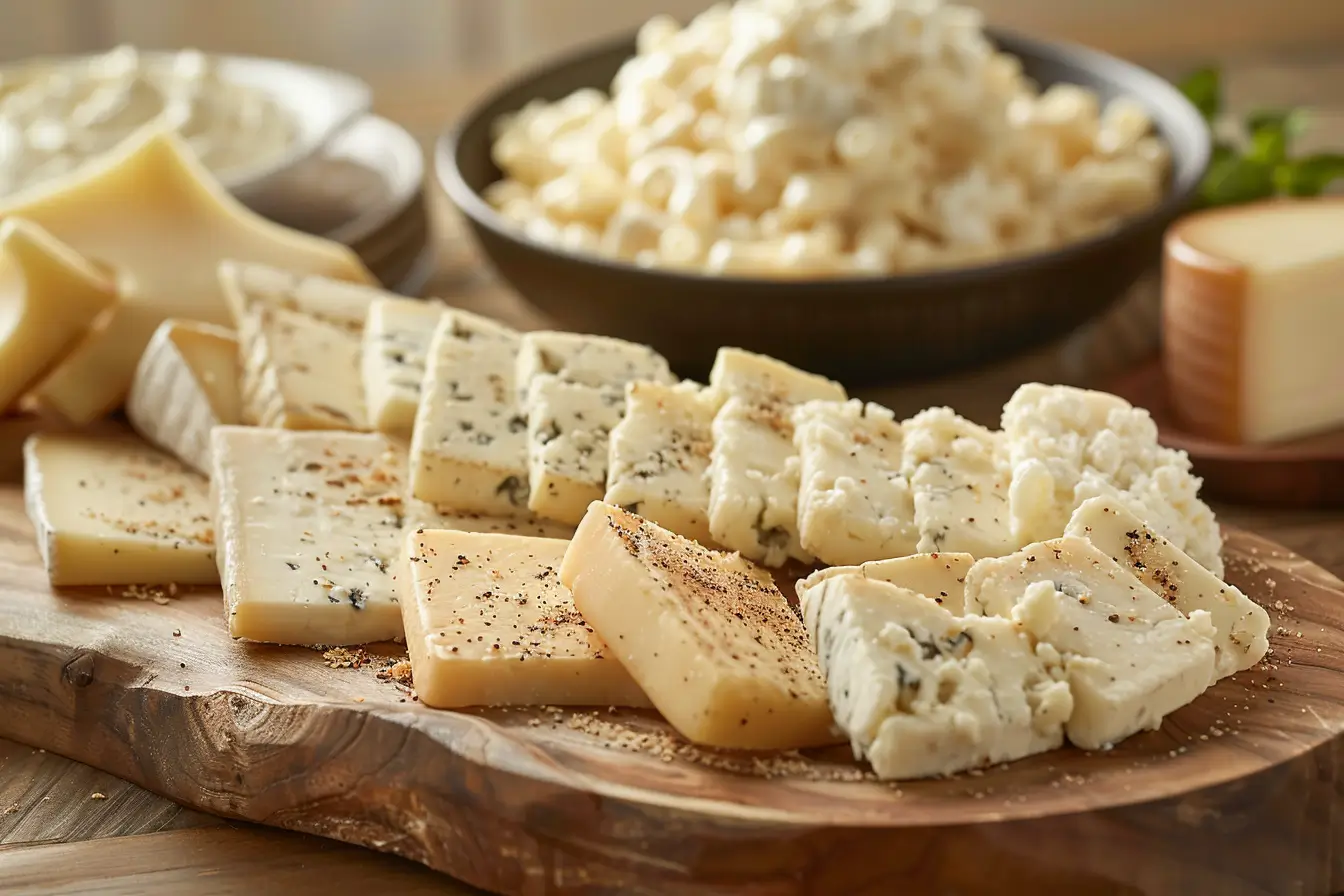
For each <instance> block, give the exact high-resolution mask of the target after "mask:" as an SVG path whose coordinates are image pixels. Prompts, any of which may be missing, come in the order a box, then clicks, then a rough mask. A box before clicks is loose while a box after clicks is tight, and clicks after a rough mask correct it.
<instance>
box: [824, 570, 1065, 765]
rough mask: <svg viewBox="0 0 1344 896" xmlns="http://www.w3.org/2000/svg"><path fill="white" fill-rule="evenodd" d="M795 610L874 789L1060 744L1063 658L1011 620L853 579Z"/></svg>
mask: <svg viewBox="0 0 1344 896" xmlns="http://www.w3.org/2000/svg"><path fill="white" fill-rule="evenodd" d="M802 600H803V608H804V614H805V616H806V618H807V620H808V625H809V628H810V630H811V634H812V638H813V642H814V643H815V644H816V646H817V654H818V656H819V657H820V660H821V667H822V670H823V671H824V672H825V673H826V681H827V691H828V694H829V697H830V705H831V711H832V712H833V713H834V715H835V720H836V722H837V723H838V724H839V725H840V727H841V728H843V729H844V730H845V731H846V733H848V734H849V736H850V740H851V742H852V744H853V747H854V753H855V755H856V756H863V757H866V758H867V759H868V761H869V762H870V763H871V764H872V766H873V770H874V771H875V772H877V774H878V776H879V777H881V778H922V777H929V776H932V775H944V774H952V773H954V772H959V771H964V770H966V769H973V768H980V767H983V766H986V765H991V764H993V763H997V762H1007V761H1010V760H1013V759H1020V758H1022V757H1024V756H1030V755H1032V754H1033V753H1040V752H1043V751H1045V750H1049V749H1053V748H1054V747H1057V746H1059V745H1060V744H1061V743H1062V742H1063V739H1064V734H1063V728H1064V723H1065V721H1066V720H1067V719H1068V718H1069V716H1070V715H1071V713H1072V711H1073V700H1072V697H1071V696H1070V693H1069V686H1068V684H1067V683H1065V682H1064V681H1063V680H1062V679H1063V671H1064V670H1063V666H1062V664H1061V661H1060V657H1059V655H1058V654H1057V653H1056V652H1055V651H1054V650H1053V649H1052V648H1050V647H1049V646H1047V645H1039V646H1038V645H1036V644H1035V643H1034V642H1033V640H1032V639H1031V637H1029V636H1028V635H1027V634H1026V633H1025V632H1023V631H1022V630H1021V629H1020V628H1019V627H1018V626H1016V625H1014V624H1013V623H1012V622H1010V621H1009V620H1007V619H1001V618H990V617H976V616H971V617H965V618H959V617H956V616H953V615H952V614H951V613H949V612H948V611H947V610H945V609H943V608H942V607H939V606H938V605H937V604H935V603H934V602H933V601H931V600H929V599H927V598H926V597H924V596H922V595H920V594H916V593H915V592H914V591H911V590H909V589H906V588H901V587H898V586H896V585H893V584H891V583H889V582H883V581H879V580H876V579H869V578H864V577H862V576H854V575H847V576H834V577H832V578H828V579H825V580H823V581H821V582H820V583H818V585H817V587H815V588H812V589H809V590H808V591H807V593H806V594H805V595H804V596H803V598H802Z"/></svg>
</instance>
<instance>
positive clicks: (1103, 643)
mask: <svg viewBox="0 0 1344 896" xmlns="http://www.w3.org/2000/svg"><path fill="white" fill-rule="evenodd" d="M966 606H967V608H968V609H969V610H971V611H972V612H977V611H978V612H980V613H983V614H985V615H996V616H1004V617H1007V618H1010V619H1012V620H1013V621H1014V622H1016V623H1018V624H1019V625H1021V626H1022V627H1023V628H1024V629H1025V630H1026V631H1027V632H1029V633H1030V634H1031V635H1032V636H1033V637H1035V638H1037V639H1038V640H1041V641H1044V642H1046V643H1047V644H1050V645H1051V646H1052V647H1054V648H1055V649H1056V650H1058V651H1059V652H1060V654H1061V655H1063V657H1064V666H1065V670H1066V675H1067V678H1068V682H1069V689H1070V691H1071V692H1072V693H1073V713H1072V715H1070V716H1069V720H1068V723H1067V724H1066V725H1065V733H1066V734H1067V735H1068V738H1069V740H1070V741H1071V742H1072V743H1073V744H1074V745H1076V746H1078V747H1082V748H1083V749H1085V750H1098V749H1103V748H1105V747H1106V746H1107V745H1109V744H1115V743H1119V742H1120V741H1121V740H1124V739H1125V738H1126V737H1129V736H1130V735H1131V734H1134V733H1136V732H1138V731H1143V730H1145V729H1152V730H1156V729H1157V728H1158V727H1160V726H1161V724H1162V719H1163V718H1165V717H1166V716H1167V715H1168V714H1170V713H1171V712H1174V711H1175V710H1177V709H1179V708H1180V707H1182V706H1184V705H1185V704H1187V703H1189V702H1190V701H1191V700H1193V699H1195V698H1196V697H1198V696H1199V695H1200V694H1201V693H1203V692H1204V689H1205V688H1207V687H1208V686H1209V683H1210V682H1211V681H1212V680H1213V670H1214V651H1213V637H1214V628H1213V623H1212V620H1211V619H1210V617H1209V614H1208V613H1207V612H1205V611H1203V610H1195V611H1194V612H1192V613H1191V614H1190V616H1189V618H1187V617H1185V616H1183V615H1182V614H1181V613H1180V612H1178V611H1177V610H1175V609H1174V608H1172V606H1171V605H1170V604H1168V603H1167V602H1166V601H1165V600H1163V599H1162V598H1161V597H1159V596H1158V595H1156V594H1155V593H1153V591H1152V590H1151V589H1149V588H1148V586H1147V585H1145V584H1143V583H1142V582H1140V581H1139V580H1138V579H1136V578H1135V577H1134V576H1133V574H1131V573H1129V572H1127V571H1125V570H1124V569H1121V568H1120V566H1119V565H1118V564H1116V562H1115V561H1114V560H1112V559H1111V558H1110V557H1108V556H1107V555H1106V554H1105V553H1104V552H1103V551H1101V550H1099V549H1098V548H1096V547H1095V546H1093V545H1092V543H1091V542H1089V541H1086V540H1084V539H1082V538H1075V537H1072V536H1065V537H1063V538H1058V539H1053V540H1051V541H1045V542H1040V543H1038V544H1031V545H1027V546H1026V547H1024V548H1023V549H1022V550H1021V551H1019V552H1018V553H1016V554H1013V555H1011V556H1008V557H1001V558H990V559H981V560H978V561H977V562H976V564H975V565H974V566H972V567H971V569H970V572H968V573H967V574H966Z"/></svg>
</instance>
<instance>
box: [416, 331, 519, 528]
mask: <svg viewBox="0 0 1344 896" xmlns="http://www.w3.org/2000/svg"><path fill="white" fill-rule="evenodd" d="M519 339H520V336H519V334H518V333H517V332H516V331H514V330H511V329H509V328H508V327H506V326H504V325H502V324H500V323H497V322H495V321H493V320H490V319H489V318H485V317H481V316H479V315H475V314H471V313H469V312H465V311H458V310H450V311H449V312H448V313H447V314H445V315H444V316H443V317H442V318H440V320H439V324H438V328H437V329H436V330H435V331H434V335H433V337H432V338H431V339H430V347H429V356H428V359H427V361H426V365H425V378H424V381H423V382H422V384H421V389H420V406H419V409H418V410H417V411H416V418H415V432H414V435H413V436H412V437H411V494H412V495H413V496H414V497H416V498H418V499H420V500H422V501H429V502H431V503H434V504H439V505H442V506H444V507H446V508H452V509H455V510H458V511H462V512H469V513H479V514H483V515H486V516H497V517H510V516H527V515H528V514H529V511H528V509H527V494H528V489H527V417H526V416H525V415H524V414H523V410H522V407H521V405H520V404H519V401H518V398H517V392H516V390H515V388H514V367H515V364H516V361H517V357H518V346H519Z"/></svg>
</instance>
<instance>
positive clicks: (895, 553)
mask: <svg viewBox="0 0 1344 896" xmlns="http://www.w3.org/2000/svg"><path fill="white" fill-rule="evenodd" d="M793 424H794V433H793V444H794V447H795V448H797V449H798V459H799V487H798V536H799V541H800V542H801V543H802V546H803V549H804V550H806V551H808V552H809V553H811V554H814V555H816V557H817V559H818V560H821V561H822V562H823V563H830V564H834V565H852V564H856V563H863V562H865V561H868V560H881V559H883V558H886V557H901V556H904V555H906V554H913V553H914V552H915V548H916V546H917V545H918V544H919V529H918V528H917V527H916V526H915V498H914V494H913V493H912V492H911V490H910V483H909V482H908V481H906V478H905V476H904V474H902V473H901V441H902V436H901V426H900V424H899V423H897V422H896V419H895V416H894V415H893V414H892V412H891V411H889V410H887V409H886V408H884V407H882V406H881V405H877V404H873V403H871V402H869V403H868V404H864V403H863V402H861V401H859V400H858V399H854V400H851V401H847V402H840V401H810V402H808V403H807V404H804V405H802V406H800V407H799V408H798V409H797V410H796V411H795V412H794V415H793Z"/></svg>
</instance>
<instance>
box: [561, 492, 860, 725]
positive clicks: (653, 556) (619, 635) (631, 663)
mask: <svg viewBox="0 0 1344 896" xmlns="http://www.w3.org/2000/svg"><path fill="white" fill-rule="evenodd" d="M560 580H561V581H562V582H563V583H564V584H565V585H566V586H567V587H568V588H569V589H570V591H571V592H572V593H573V595H574V604H575V606H576V607H577V608H578V610H579V612H580V613H581V614H583V618H584V619H585V620H586V621H587V622H588V624H589V625H591V626H592V627H593V630H594V631H596V632H597V634H599V635H600V636H601V637H602V639H603V640H604V641H606V643H607V644H608V645H609V646H610V647H611V650H612V651H613V652H614V653H615V656H616V658H617V659H618V660H619V661H620V662H621V664H622V665H624V666H625V668H626V670H627V671H629V673H630V675H631V677H632V678H634V680H635V681H636V682H637V683H638V684H639V685H640V687H641V688H643V690H644V693H646V694H647V695H648V697H649V699H650V700H651V701H652V702H653V705H654V706H655V707H657V709H658V711H659V712H661V713H662V714H663V717H664V718H666V719H667V721H668V722H669V723H671V725H672V726H673V727H674V728H676V729H677V731H678V732H680V733H681V734H682V735H683V736H684V737H686V738H687V739H688V740H691V741H694V742H696V743H701V744H707V745H710V746H716V747H728V748H741V749H788V748H794V747H805V746H815V745H819V744H825V743H834V742H835V741H836V740H837V738H836V736H835V734H834V733H833V730H832V727H831V714H830V710H829V708H828V707H827V704H826V688H825V682H824V681H823V679H822V675H821V670H820V669H819V668H818V667H817V661H816V656H815V655H814V654H813V652H812V648H811V646H810V645H809V644H808V637H807V632H806V630H804V628H803V625H802V623H801V622H800V621H799V619H798V616H797V615H796V614H795V613H794V611H793V610H792V609H791V608H790V607H789V605H788V603H787V602H786V601H785V599H784V596H783V595H782V594H780V592H779V589H778V588H776V587H775V585H774V582H773V580H772V579H771V578H770V575H769V574H768V573H766V572H765V571H764V570H761V569H759V568H757V567H755V566H753V565H752V564H751V563H748V562H747V561H746V560H744V559H742V557H740V556H738V555H736V554H724V553H719V552H716V551H711V550H709V549H708V548H705V547H703V546H701V545H699V544H697V543H696V542H694V541H691V540H690V539H687V538H682V537H681V536H679V535H676V534H674V533H672V532H668V531H667V530H666V529H662V528H660V527H658V526H656V525H654V524H653V523H650V522H648V521H647V520H644V519H641V518H640V517H638V516H635V515H634V514H631V513H628V512H626V511H624V510H622V509H620V508H619V507H614V506H612V505H609V504H602V503H595V504H593V506H592V508H591V509H590V510H589V512H588V515H587V516H585V517H584V519H583V522H582V523H581V524H580V525H579V529H578V532H576V533H575V535H574V539H573V541H571V542H570V547H569V550H568V551H566V553H565V559H564V562H563V564H562V565H561V567H560Z"/></svg>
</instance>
